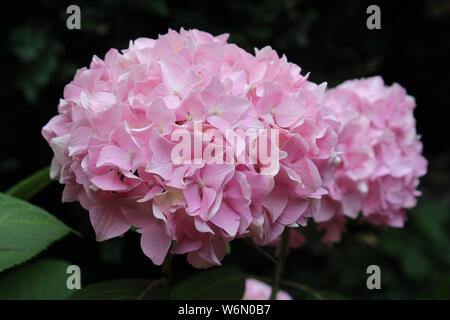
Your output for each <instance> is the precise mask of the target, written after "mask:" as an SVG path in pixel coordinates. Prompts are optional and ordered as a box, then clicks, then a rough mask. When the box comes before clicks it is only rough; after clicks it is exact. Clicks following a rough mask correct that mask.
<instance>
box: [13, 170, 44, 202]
mask: <svg viewBox="0 0 450 320" xmlns="http://www.w3.org/2000/svg"><path fill="white" fill-rule="evenodd" d="M51 182H52V180H51V179H50V167H46V168H44V169H41V170H39V171H38V172H36V173H34V174H32V175H31V176H29V177H28V178H26V179H24V180H22V181H20V182H19V183H17V184H16V185H14V186H13V187H12V188H11V189H9V190H8V191H7V192H6V193H7V194H8V195H10V196H13V197H16V198H20V199H23V200H30V199H31V198H33V196H34V195H35V194H37V193H38V192H39V191H41V190H42V189H44V188H45V187H47V186H48V185H49V184H50V183H51Z"/></svg>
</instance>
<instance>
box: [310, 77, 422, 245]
mask: <svg viewBox="0 0 450 320" xmlns="http://www.w3.org/2000/svg"><path fill="white" fill-rule="evenodd" d="M324 105H325V108H326V109H327V110H328V111H327V113H328V114H330V115H332V116H333V117H334V118H335V120H336V124H338V125H337V127H335V130H336V132H337V133H338V136H339V142H338V145H337V148H336V149H337V152H338V153H339V154H340V161H339V164H337V165H336V166H335V167H334V183H333V184H332V185H331V188H329V193H328V195H326V196H324V197H323V198H322V201H321V208H320V219H316V222H319V229H325V230H326V234H325V236H324V239H323V240H324V241H325V242H328V243H332V242H337V241H339V240H340V238H341V233H342V232H343V231H344V230H345V223H346V219H347V218H351V219H354V218H357V217H358V215H359V213H362V218H361V220H362V221H367V222H370V223H372V224H374V225H378V226H384V227H403V224H404V222H405V220H406V213H405V209H408V208H412V207H414V206H415V204H416V197H417V196H419V195H420V192H419V191H418V190H417V187H418V184H419V177H421V176H423V175H424V174H425V173H426V167H427V162H426V160H425V159H424V157H423V156H422V155H421V154H422V143H421V142H420V137H419V136H418V135H417V133H416V123H415V119H414V115H413V110H414V108H415V101H414V98H413V97H411V96H408V95H407V94H406V91H405V89H404V88H403V87H401V86H400V85H399V84H396V83H394V84H393V85H392V86H390V87H388V86H385V84H384V81H383V79H382V78H381V77H371V78H367V79H361V80H349V81H346V82H344V83H342V84H341V85H339V86H338V87H336V88H334V89H331V90H327V92H326V95H325V100H324Z"/></svg>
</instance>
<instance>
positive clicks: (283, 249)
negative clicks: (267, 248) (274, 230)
mask: <svg viewBox="0 0 450 320" xmlns="http://www.w3.org/2000/svg"><path fill="white" fill-rule="evenodd" d="M288 243H289V229H288V228H286V229H284V231H283V234H282V235H281V244H280V253H279V255H278V264H277V266H276V269H275V276H274V278H273V284H272V292H271V294H270V300H275V299H276V297H277V293H278V290H279V289H280V283H281V277H282V275H283V270H284V264H285V262H286V256H287V249H288Z"/></svg>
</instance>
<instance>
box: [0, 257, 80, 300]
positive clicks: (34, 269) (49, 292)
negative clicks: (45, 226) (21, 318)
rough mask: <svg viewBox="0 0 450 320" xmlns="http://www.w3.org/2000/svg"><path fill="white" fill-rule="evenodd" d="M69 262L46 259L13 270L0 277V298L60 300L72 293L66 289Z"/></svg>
mask: <svg viewBox="0 0 450 320" xmlns="http://www.w3.org/2000/svg"><path fill="white" fill-rule="evenodd" d="M69 265H70V263H69V262H66V261H63V260H56V259H48V260H43V261H39V262H35V263H31V264H28V265H25V266H21V267H20V268H18V269H17V270H13V271H12V272H11V273H8V274H7V275H6V276H4V277H3V278H1V279H0V299H2V300H5V299H8V300H62V299H66V298H67V297H68V296H70V295H71V294H72V291H71V290H69V289H67V285H66V281H67V278H68V277H69V276H70V275H69V274H67V273H66V270H67V267H68V266H69Z"/></svg>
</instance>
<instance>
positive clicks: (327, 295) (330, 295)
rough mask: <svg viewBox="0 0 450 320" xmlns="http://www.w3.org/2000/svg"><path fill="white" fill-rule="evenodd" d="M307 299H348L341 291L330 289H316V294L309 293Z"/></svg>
mask: <svg viewBox="0 0 450 320" xmlns="http://www.w3.org/2000/svg"><path fill="white" fill-rule="evenodd" d="M306 300H346V298H344V297H343V296H341V295H340V294H339V293H337V292H334V291H330V290H315V292H314V294H308V295H307V297H306Z"/></svg>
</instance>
